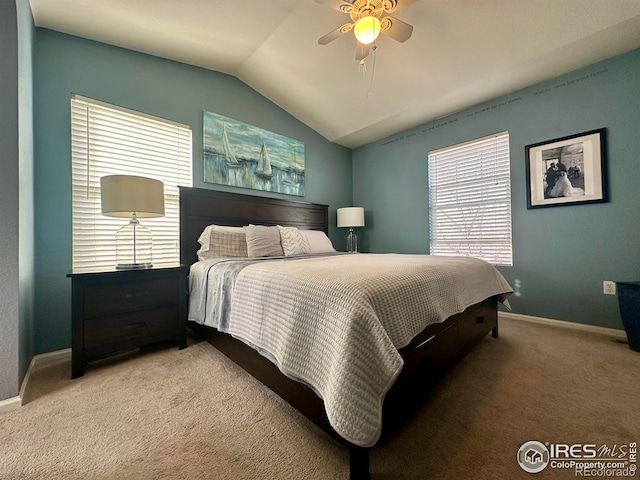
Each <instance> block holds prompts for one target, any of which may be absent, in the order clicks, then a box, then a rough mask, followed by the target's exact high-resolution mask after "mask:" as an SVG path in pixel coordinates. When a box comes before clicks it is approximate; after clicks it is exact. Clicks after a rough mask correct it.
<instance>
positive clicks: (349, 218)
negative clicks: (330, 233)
mask: <svg viewBox="0 0 640 480" xmlns="http://www.w3.org/2000/svg"><path fill="white" fill-rule="evenodd" d="M338 227H364V208H363V207H344V208H339V209H338Z"/></svg>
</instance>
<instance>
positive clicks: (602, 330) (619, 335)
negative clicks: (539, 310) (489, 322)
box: [498, 312, 627, 342]
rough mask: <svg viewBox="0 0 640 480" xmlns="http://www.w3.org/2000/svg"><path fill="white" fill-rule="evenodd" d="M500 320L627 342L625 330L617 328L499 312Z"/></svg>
mask: <svg viewBox="0 0 640 480" xmlns="http://www.w3.org/2000/svg"><path fill="white" fill-rule="evenodd" d="M498 319H500V320H502V319H505V320H522V321H525V322H531V323H539V324H542V325H553V326H555V327H560V328H569V329H572V330H581V331H583V332H591V333H599V334H601V335H607V336H609V337H613V338H614V339H616V340H622V341H625V342H626V341H627V334H626V332H625V331H624V330H621V329H617V328H607V327H599V326H597V325H587V324H586V323H576V322H566V321H564V320H553V319H551V318H542V317H532V316H531V315H522V314H520V313H511V312H498Z"/></svg>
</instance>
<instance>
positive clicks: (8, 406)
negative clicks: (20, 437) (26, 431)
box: [0, 397, 22, 415]
mask: <svg viewBox="0 0 640 480" xmlns="http://www.w3.org/2000/svg"><path fill="white" fill-rule="evenodd" d="M21 406H22V397H13V398H7V399H6V400H2V401H0V415H2V414H3V413H8V412H13V411H14V410H18V409H19V408H20V407H21Z"/></svg>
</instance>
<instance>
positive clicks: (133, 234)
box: [100, 175, 164, 270]
mask: <svg viewBox="0 0 640 480" xmlns="http://www.w3.org/2000/svg"><path fill="white" fill-rule="evenodd" d="M100 199H101V203H102V214H103V215H105V216H107V217H121V218H131V220H129V223H127V224H126V225H124V226H123V227H122V228H120V229H119V230H118V232H117V233H116V269H118V270H123V269H130V268H151V267H152V265H153V264H152V252H151V249H152V244H153V237H152V235H151V232H150V231H149V229H148V228H146V227H144V226H143V225H141V224H140V222H139V221H138V218H151V217H162V216H164V184H163V183H162V182H161V181H159V180H154V179H152V178H146V177H137V176H133V175H108V176H105V177H102V178H100Z"/></svg>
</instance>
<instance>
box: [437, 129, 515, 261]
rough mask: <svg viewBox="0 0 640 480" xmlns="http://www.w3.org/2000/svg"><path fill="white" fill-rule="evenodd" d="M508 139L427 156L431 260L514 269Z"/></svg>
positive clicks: (492, 138) (502, 137)
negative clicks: (464, 259) (453, 258)
mask: <svg viewBox="0 0 640 480" xmlns="http://www.w3.org/2000/svg"><path fill="white" fill-rule="evenodd" d="M509 163H510V162H509V133H508V132H503V133H499V134H496V135H491V136H489V137H486V138H480V139H477V140H472V141H470V142H466V143H463V144H459V145H453V146H451V147H448V148H443V149H441V150H436V151H433V152H429V227H430V228H429V229H430V235H429V237H430V252H431V254H432V255H460V256H470V257H478V258H482V259H483V260H486V261H487V262H489V263H492V264H494V265H513V255H512V245H511V182H510V173H509Z"/></svg>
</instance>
